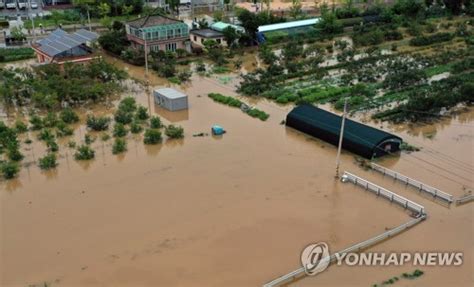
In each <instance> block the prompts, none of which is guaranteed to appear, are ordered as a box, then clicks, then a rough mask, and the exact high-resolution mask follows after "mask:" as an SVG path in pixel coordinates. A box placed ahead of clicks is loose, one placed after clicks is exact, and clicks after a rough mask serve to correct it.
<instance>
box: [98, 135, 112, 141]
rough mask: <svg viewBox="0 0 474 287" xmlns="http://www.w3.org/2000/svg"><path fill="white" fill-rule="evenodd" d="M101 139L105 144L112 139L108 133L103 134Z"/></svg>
mask: <svg viewBox="0 0 474 287" xmlns="http://www.w3.org/2000/svg"><path fill="white" fill-rule="evenodd" d="M100 139H101V140H102V141H103V142H106V141H108V140H109V139H110V135H109V134H108V133H103V134H102V135H101V136H100Z"/></svg>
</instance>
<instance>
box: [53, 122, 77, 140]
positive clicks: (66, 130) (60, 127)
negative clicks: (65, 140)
mask: <svg viewBox="0 0 474 287" xmlns="http://www.w3.org/2000/svg"><path fill="white" fill-rule="evenodd" d="M73 134H74V130H73V129H72V128H71V127H69V126H68V125H67V124H66V123H65V122H63V120H60V121H59V122H58V123H57V124H56V135H57V136H58V137H65V136H71V135H73Z"/></svg>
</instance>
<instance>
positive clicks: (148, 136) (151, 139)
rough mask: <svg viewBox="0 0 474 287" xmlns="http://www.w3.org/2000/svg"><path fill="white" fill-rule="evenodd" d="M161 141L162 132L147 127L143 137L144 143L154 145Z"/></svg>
mask: <svg viewBox="0 0 474 287" xmlns="http://www.w3.org/2000/svg"><path fill="white" fill-rule="evenodd" d="M160 142H161V132H160V131H159V130H155V129H147V130H146V131H145V135H144V137H143V143H145V144H148V145H152V144H158V143H160Z"/></svg>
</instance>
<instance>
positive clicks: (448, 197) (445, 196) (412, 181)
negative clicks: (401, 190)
mask: <svg viewBox="0 0 474 287" xmlns="http://www.w3.org/2000/svg"><path fill="white" fill-rule="evenodd" d="M370 166H371V167H372V169H373V170H376V171H378V172H380V173H382V174H383V175H388V176H390V177H392V178H394V179H396V180H399V181H401V182H403V183H405V184H407V185H411V186H413V187H415V188H417V189H418V190H420V191H423V192H426V193H428V194H430V195H432V196H433V197H438V198H440V199H443V200H445V201H447V202H449V203H452V202H453V196H452V195H451V194H449V193H446V192H443V191H441V190H439V189H437V188H434V187H432V186H430V185H427V184H424V183H422V182H420V181H418V180H415V179H412V178H409V177H408V176H406V175H403V174H401V173H398V172H396V171H393V170H390V169H388V168H385V167H383V166H380V165H378V164H375V163H371V164H370Z"/></svg>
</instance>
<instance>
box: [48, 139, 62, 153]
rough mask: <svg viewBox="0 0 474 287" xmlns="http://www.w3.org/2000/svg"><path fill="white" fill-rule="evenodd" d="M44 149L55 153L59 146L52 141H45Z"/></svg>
mask: <svg viewBox="0 0 474 287" xmlns="http://www.w3.org/2000/svg"><path fill="white" fill-rule="evenodd" d="M46 147H48V150H49V151H50V152H57V151H58V150H59V146H58V144H57V143H56V141H55V140H54V139H49V140H47V141H46Z"/></svg>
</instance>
